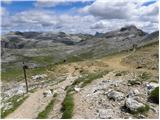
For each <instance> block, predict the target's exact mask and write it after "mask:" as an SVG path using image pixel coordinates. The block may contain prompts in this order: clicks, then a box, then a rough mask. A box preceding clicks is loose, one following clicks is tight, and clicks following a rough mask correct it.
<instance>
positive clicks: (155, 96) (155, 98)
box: [149, 87, 159, 104]
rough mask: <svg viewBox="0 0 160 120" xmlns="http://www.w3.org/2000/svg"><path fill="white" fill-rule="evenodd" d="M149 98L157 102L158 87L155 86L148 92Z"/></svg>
mask: <svg viewBox="0 0 160 120" xmlns="http://www.w3.org/2000/svg"><path fill="white" fill-rule="evenodd" d="M149 99H150V100H151V101H152V102H154V103H157V104H159V87H156V88H155V89H154V90H153V91H152V92H151V94H150V96H149Z"/></svg>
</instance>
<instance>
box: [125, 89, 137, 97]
mask: <svg viewBox="0 0 160 120" xmlns="http://www.w3.org/2000/svg"><path fill="white" fill-rule="evenodd" d="M137 95H140V92H139V91H138V90H137V89H133V90H130V91H129V93H128V97H134V96H137Z"/></svg>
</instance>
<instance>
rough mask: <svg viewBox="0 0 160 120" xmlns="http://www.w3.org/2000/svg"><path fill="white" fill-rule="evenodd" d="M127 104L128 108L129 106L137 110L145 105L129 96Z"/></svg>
mask: <svg viewBox="0 0 160 120" xmlns="http://www.w3.org/2000/svg"><path fill="white" fill-rule="evenodd" d="M125 105H126V107H127V108H129V109H130V110H131V111H133V112H136V111H137V109H138V108H140V107H145V106H144V104H143V103H140V102H138V101H136V100H134V99H133V98H127V100H126V102H125Z"/></svg>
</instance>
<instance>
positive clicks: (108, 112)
mask: <svg viewBox="0 0 160 120" xmlns="http://www.w3.org/2000/svg"><path fill="white" fill-rule="evenodd" d="M98 112H99V117H100V119H112V118H113V116H114V112H113V110H112V109H100V110H98Z"/></svg>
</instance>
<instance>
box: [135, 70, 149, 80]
mask: <svg viewBox="0 0 160 120" xmlns="http://www.w3.org/2000/svg"><path fill="white" fill-rule="evenodd" d="M138 77H139V79H140V80H142V81H145V80H148V79H149V78H150V74H149V73H147V72H143V73H142V74H141V75H139V76H138Z"/></svg>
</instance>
